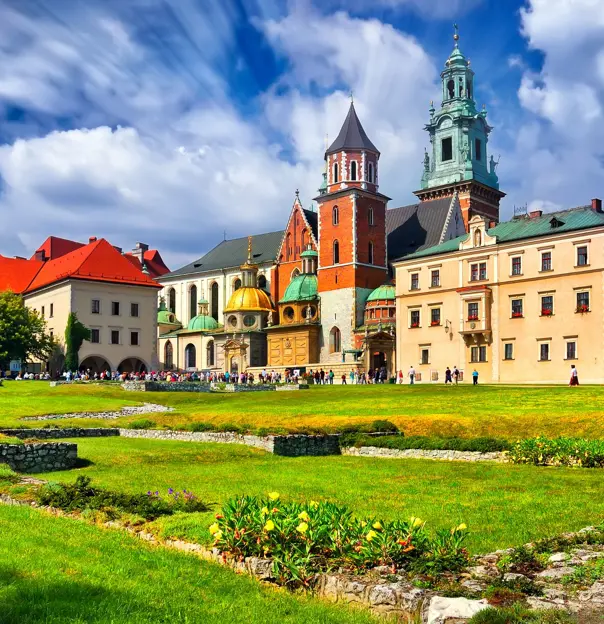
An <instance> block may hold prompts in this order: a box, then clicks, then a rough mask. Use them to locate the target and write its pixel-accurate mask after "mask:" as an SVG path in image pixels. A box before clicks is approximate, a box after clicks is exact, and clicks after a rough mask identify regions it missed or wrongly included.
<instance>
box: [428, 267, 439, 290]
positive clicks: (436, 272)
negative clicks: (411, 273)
mask: <svg viewBox="0 0 604 624" xmlns="http://www.w3.org/2000/svg"><path fill="white" fill-rule="evenodd" d="M430 284H431V285H432V286H433V287H434V286H440V271H439V270H438V269H434V271H432V277H431V280H430Z"/></svg>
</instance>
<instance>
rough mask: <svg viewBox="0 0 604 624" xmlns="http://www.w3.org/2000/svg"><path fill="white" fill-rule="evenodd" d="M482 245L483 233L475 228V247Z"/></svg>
mask: <svg viewBox="0 0 604 624" xmlns="http://www.w3.org/2000/svg"><path fill="white" fill-rule="evenodd" d="M480 245H482V234H481V233H480V230H478V229H476V230H474V247H480Z"/></svg>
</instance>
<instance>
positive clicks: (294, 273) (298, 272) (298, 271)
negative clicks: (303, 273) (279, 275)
mask: <svg viewBox="0 0 604 624" xmlns="http://www.w3.org/2000/svg"><path fill="white" fill-rule="evenodd" d="M298 275H300V269H298V268H297V267H296V268H295V269H294V270H293V271H292V276H291V279H294V278H295V277H298Z"/></svg>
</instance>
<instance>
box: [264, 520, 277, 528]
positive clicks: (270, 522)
mask: <svg viewBox="0 0 604 624" xmlns="http://www.w3.org/2000/svg"><path fill="white" fill-rule="evenodd" d="M274 528H275V523H274V522H273V521H272V520H268V521H267V523H266V524H265V525H264V530H265V531H272V530H273V529H274Z"/></svg>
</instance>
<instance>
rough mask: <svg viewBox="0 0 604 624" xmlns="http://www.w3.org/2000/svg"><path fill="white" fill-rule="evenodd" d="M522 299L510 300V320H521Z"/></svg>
mask: <svg viewBox="0 0 604 624" xmlns="http://www.w3.org/2000/svg"><path fill="white" fill-rule="evenodd" d="M522 304H523V301H522V299H512V318H522Z"/></svg>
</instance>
